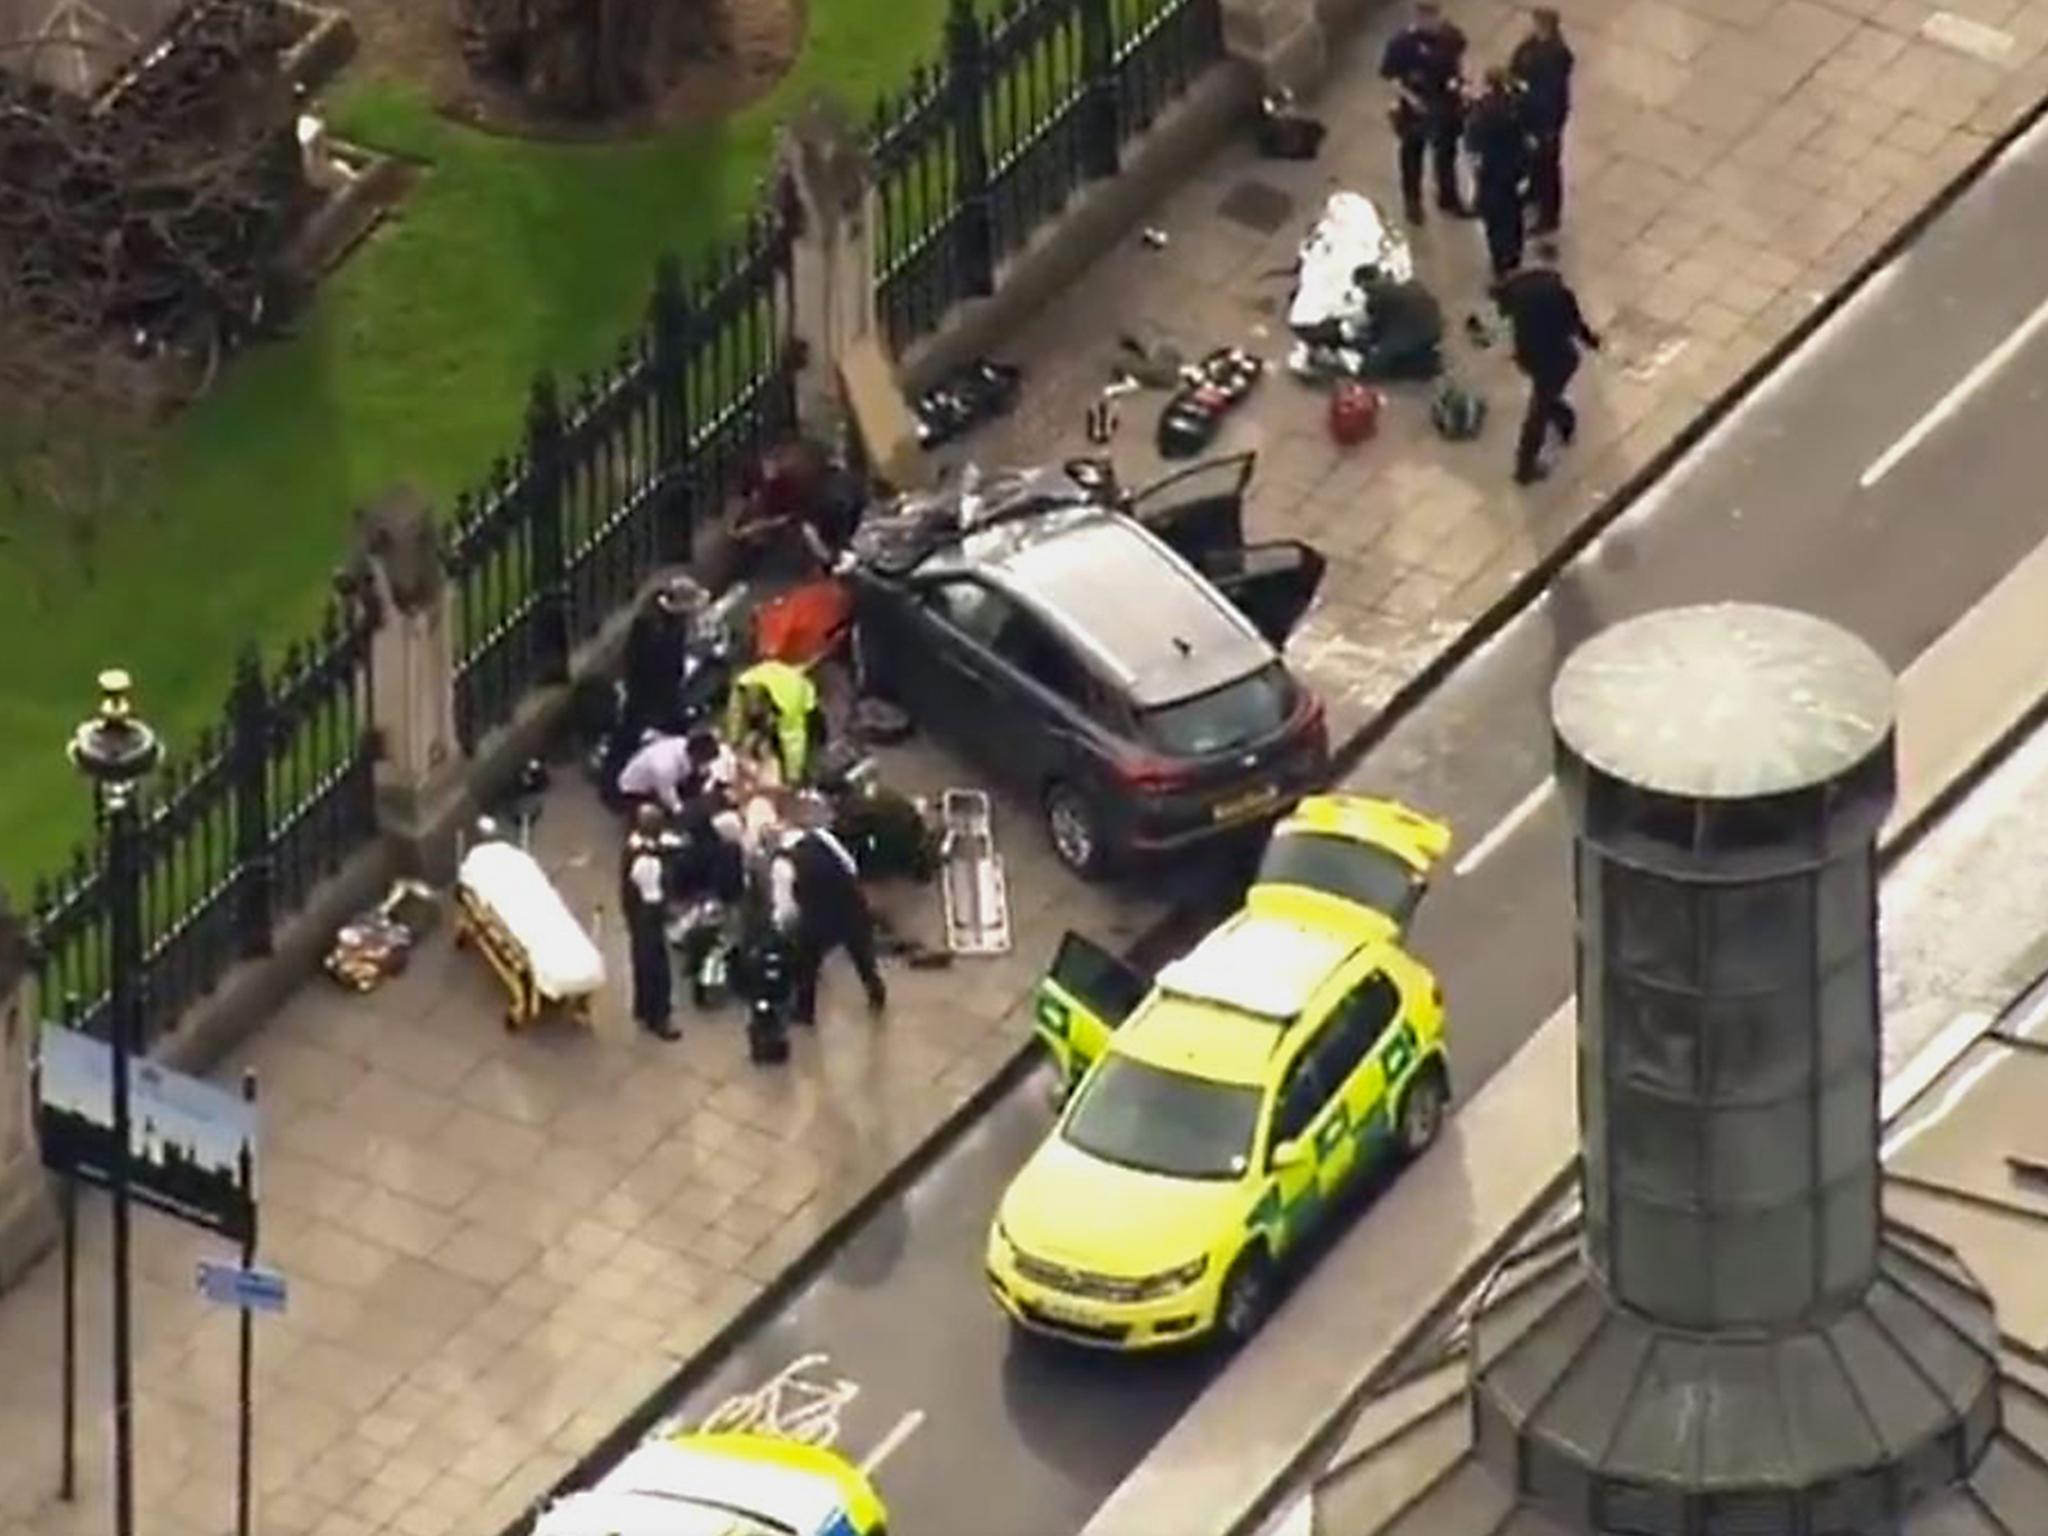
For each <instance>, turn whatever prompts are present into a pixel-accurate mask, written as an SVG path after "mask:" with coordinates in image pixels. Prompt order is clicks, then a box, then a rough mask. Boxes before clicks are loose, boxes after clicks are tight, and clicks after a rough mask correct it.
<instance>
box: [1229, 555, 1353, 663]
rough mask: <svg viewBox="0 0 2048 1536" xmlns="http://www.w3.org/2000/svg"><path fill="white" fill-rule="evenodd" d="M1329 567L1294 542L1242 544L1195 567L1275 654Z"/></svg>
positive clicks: (1327, 563)
mask: <svg viewBox="0 0 2048 1536" xmlns="http://www.w3.org/2000/svg"><path fill="white" fill-rule="evenodd" d="M1329 567H1330V562H1329V561H1328V560H1326V559H1324V558H1323V556H1322V554H1321V552H1320V551H1318V550H1315V549H1311V548H1310V547H1309V546H1308V545H1306V544H1304V543H1302V542H1301V541H1300V540H1299V539H1279V540H1275V541H1274V542H1273V543H1270V544H1246V545H1242V546H1240V547H1239V548H1237V549H1235V550H1229V551H1219V552H1217V553H1215V554H1212V555H1210V556H1208V557H1207V558H1206V559H1203V560H1200V561H1198V562H1196V569H1198V570H1199V571H1201V573H1202V574H1203V575H1204V576H1206V577H1208V578H1209V580H1210V581H1212V582H1214V583H1215V584H1216V588H1217V590H1218V591H1220V592H1221V593H1222V594H1223V595H1224V596H1225V597H1227V598H1229V599H1230V601H1231V603H1232V604H1233V605H1234V606H1235V607H1236V608H1237V610H1238V611H1239V612H1240V613H1242V614H1243V615H1244V616H1245V617H1246V618H1248V619H1250V620H1251V621H1252V623H1253V625H1254V626H1256V627H1257V629H1258V631H1259V633H1260V634H1262V635H1264V636H1265V637H1266V639H1267V641H1268V642H1270V643H1271V644H1272V646H1273V648H1274V649H1275V650H1279V649H1281V648H1283V647H1285V646H1286V644H1287V637H1288V636H1289V635H1291V634H1293V633H1294V627H1295V626H1296V625H1297V624H1299V623H1300V622H1301V620H1302V615H1304V614H1306V613H1307V612H1308V610H1309V605H1310V604H1311V603H1313V602H1314V601H1315V600H1316V593H1317V591H1318V590H1319V589H1320V588H1321V587H1322V584H1323V573H1324V572H1325V571H1326V570H1328V569H1329Z"/></svg>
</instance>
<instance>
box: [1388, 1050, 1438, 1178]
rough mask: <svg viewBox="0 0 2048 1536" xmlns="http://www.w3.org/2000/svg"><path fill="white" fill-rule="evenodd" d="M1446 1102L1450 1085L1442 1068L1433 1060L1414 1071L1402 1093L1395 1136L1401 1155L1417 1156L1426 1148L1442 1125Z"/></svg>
mask: <svg viewBox="0 0 2048 1536" xmlns="http://www.w3.org/2000/svg"><path fill="white" fill-rule="evenodd" d="M1449 1102H1450V1085H1449V1084H1447V1083H1446V1082H1445V1081H1444V1072H1443V1068H1442V1067H1440V1066H1438V1065H1437V1064H1436V1063H1435V1062H1433V1061H1432V1062H1430V1063H1429V1064H1428V1065H1427V1066H1425V1067H1424V1068H1423V1069H1422V1070H1421V1071H1420V1072H1417V1073H1416V1074H1415V1081H1414V1082H1412V1083H1410V1084H1409V1085H1408V1091H1407V1093H1405V1094H1403V1095H1402V1096H1401V1115H1400V1118H1399V1119H1398V1120H1397V1121H1396V1122H1395V1135H1396V1136H1397V1138H1398V1139H1399V1141H1400V1143H1401V1155H1402V1156H1403V1157H1411V1158H1412V1157H1420V1156H1421V1155H1422V1154H1423V1153H1425V1152H1427V1151H1428V1150H1429V1148H1430V1144H1431V1143H1432V1142H1434V1141H1435V1140H1436V1138H1437V1135H1438V1133H1439V1132H1441V1131H1442V1130H1443V1128H1444V1108H1445V1106H1446V1105H1447V1104H1448V1103H1449Z"/></svg>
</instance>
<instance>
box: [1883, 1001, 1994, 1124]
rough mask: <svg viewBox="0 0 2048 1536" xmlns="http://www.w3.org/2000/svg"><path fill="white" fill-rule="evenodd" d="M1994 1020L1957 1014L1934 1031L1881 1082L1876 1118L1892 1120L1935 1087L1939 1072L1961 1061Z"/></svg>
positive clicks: (1983, 1016) (1989, 1016) (1979, 1014)
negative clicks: (1896, 1069)
mask: <svg viewBox="0 0 2048 1536" xmlns="http://www.w3.org/2000/svg"><path fill="white" fill-rule="evenodd" d="M1996 1022H1997V1020H1995V1019H1994V1018H1993V1017H1992V1016H1991V1015H1990V1014H1988V1013H1959V1014H1957V1015H1956V1016H1955V1017H1954V1018H1952V1019H1950V1020H1949V1021H1948V1023H1947V1024H1945V1025H1943V1026H1942V1027H1941V1028H1940V1029H1939V1030H1937V1031H1936V1032H1935V1034H1934V1036H1933V1038H1931V1039H1930V1040H1928V1042H1927V1043H1926V1044H1925V1045H1923V1046H1921V1047H1920V1049H1919V1050H1917V1051H1915V1052H1914V1053H1913V1055H1912V1056H1911V1057H1909V1058H1908V1059H1907V1061H1906V1063H1905V1065H1903V1066H1902V1067H1900V1068H1899V1070H1898V1071H1896V1072H1894V1073H1893V1074H1892V1075H1891V1076H1890V1077H1888V1078H1886V1079H1885V1081H1884V1087H1883V1089H1882V1091H1881V1092H1880V1093H1879V1095H1878V1106H1877V1117H1878V1122H1879V1123H1880V1124H1883V1123H1885V1122H1888V1121H1890V1120H1893V1119H1895V1118H1896V1117H1897V1116H1898V1115H1900V1114H1901V1113H1903V1112H1904V1110H1905V1109H1906V1107H1907V1106H1908V1105H1909V1104H1911V1103H1912V1102H1913V1101H1914V1100H1915V1099H1917V1098H1919V1097H1920V1095H1921V1094H1923V1093H1925V1092H1926V1091H1927V1090H1928V1089H1929V1088H1932V1087H1933V1086H1934V1084H1935V1080H1936V1079H1938V1078H1939V1077H1940V1076H1941V1074H1942V1073H1944V1072H1946V1071H1947V1070H1948V1069H1949V1068H1950V1067H1952V1066H1954V1065H1955V1064H1956V1063H1957V1062H1959V1061H1961V1060H1962V1059H1963V1056H1964V1054H1965V1053H1966V1052H1967V1051H1968V1050H1969V1049H1970V1047H1971V1046H1973V1045H1975V1044H1976V1043H1977V1041H1978V1040H1979V1039H1980V1038H1981V1037H1982V1036H1983V1034H1984V1031H1985V1030H1987V1029H1989V1028H1990V1027H1991V1026H1992V1025H1993V1024H1994V1023H1996Z"/></svg>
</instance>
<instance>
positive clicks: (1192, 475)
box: [1124, 453, 1258, 566]
mask: <svg viewBox="0 0 2048 1536" xmlns="http://www.w3.org/2000/svg"><path fill="white" fill-rule="evenodd" d="M1257 462H1258V455H1257V454H1255V453H1233V454H1229V455H1227V456H1225V457H1223V458H1217V459H1204V460H1203V461H1202V462H1201V463H1199V464H1190V465H1188V466H1187V468H1185V469H1178V470H1175V471H1174V472H1173V473H1172V474H1170V475H1168V476H1166V477H1165V478H1164V479H1162V480H1155V481H1153V482H1152V483H1151V484H1150V485H1148V486H1146V487H1145V488H1144V489H1143V490H1140V491H1137V492H1134V493H1133V494H1132V495H1131V497H1130V498H1129V499H1128V500H1127V501H1126V502H1125V503H1124V505H1125V508H1126V510H1127V511H1129V513H1130V515H1131V516H1132V517H1135V518H1136V519H1137V520H1138V521H1139V522H1141V523H1143V524H1144V525H1145V527H1146V528H1147V529H1149V530H1150V531H1151V532H1152V533H1153V534H1155V535H1156V536H1157V537H1158V538H1159V539H1161V540H1162V541H1164V543H1165V544H1166V545H1167V546H1168V547H1169V548H1170V549H1172V550H1173V551H1174V553H1175V554H1177V555H1179V556H1180V557H1181V559H1183V560H1185V561H1187V562H1188V564H1190V565H1194V566H1200V565H1202V564H1203V563H1204V562H1205V561H1206V560H1208V559H1209V558H1210V557H1211V556H1214V555H1219V554H1224V553H1227V552H1229V551H1233V550H1240V549H1242V548H1244V496H1245V488H1246V487H1247V486H1249V485H1250V484H1251V479H1252V468H1253V466H1254V465H1255V464H1257Z"/></svg>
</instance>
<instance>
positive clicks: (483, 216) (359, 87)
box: [0, 0, 944, 904]
mask: <svg viewBox="0 0 2048 1536" xmlns="http://www.w3.org/2000/svg"><path fill="white" fill-rule="evenodd" d="M943 9H944V0H811V14H810V29H809V35H808V36H807V38H806V40H805V45H804V52H803V55H802V57H801V58H800V59H799V61H798V64H797V67H796V68H795V70H794V71H793V72H792V74H791V75H790V77H789V78H788V79H787V80H785V81H784V82H783V84H782V86H781V87H780V88H778V90H777V91H776V92H775V93H774V94H773V95H772V96H771V97H770V98H769V99H768V100H766V101H764V102H762V103H761V104H759V105H758V106H756V107H754V108H753V109H751V110H749V111H747V112H745V113H743V114H741V115H740V116H738V117H736V118H734V119H731V120H730V121H728V122H725V123H723V124H719V125H716V126H713V127H707V128H701V129H692V130H688V131H683V132H678V133H676V134H674V135H671V136H668V137H665V138H662V139H659V140H653V141H649V142H645V143H641V144H634V145H625V146H615V147H602V148H577V147H557V146H541V145H535V144H529V143H522V142H518V141H512V140H505V139H498V138H492V137H489V136H486V135H482V134H478V133H474V132H470V131H468V130H465V129H458V128H455V127H452V126H450V125H449V124H446V123H444V122H442V121H441V120H440V119H438V118H436V117H435V116H434V115H433V114H432V113H431V111H429V110H428V108H427V105H426V102H425V101H424V99H423V98H422V97H421V96H420V95H419V94H417V93H416V92H414V91H412V90H410V89H409V88H408V87H407V86H406V85H404V84H403V83H402V82H394V81H380V80H376V79H369V78H363V77H362V73H361V70H360V69H357V70H353V71H351V73H350V75H349V76H348V77H345V80H344V84H343V87H342V88H341V90H340V92H339V95H338V97H337V99H336V101H335V103H334V108H333V115H334V118H335V122H336V126H337V129H338V131H339V132H341V133H342V134H343V135H344V136H346V137H351V138H356V139H359V140H361V141H363V142H366V143H369V144H371V145H374V146H377V147H381V148H389V149H392V150H396V151H399V152H402V153H404V154H407V155H411V156H416V157H418V158H420V159H422V160H425V161H427V162H429V163H430V164H431V166H432V172H431V174H430V175H429V176H427V177H426V178H425V179H424V180H423V181H422V182H421V183H420V184H419V185H418V187H417V188H416V189H415V191H414V193H413V195H412V197H411V198H410V199H409V200H408V201H407V203H406V204H405V206H404V208H403V210H402V212H401V214H400V216H399V218H398V219H397V220H396V221H395V222H393V223H391V224H390V225H388V226H387V228H386V230H385V231H384V232H383V233H382V234H380V235H379V236H378V238H377V239H376V240H375V241H374V242H372V243H371V244H370V245H368V246H366V247H365V248H364V249H362V250H360V251H359V252H357V254H356V255H355V256H354V257H353V258H352V259H351V260H350V262H349V263H348V265H347V266H346V267H344V268H343V269H342V271H341V272H339V273H338V274H337V275H336V276H335V277H334V278H333V279H332V280H331V281H330V282H329V283H328V284H327V285H326V286H325V287H324V288H323V289H322V291H321V293H320V296H319V299H318V302H317V304H316V305H315V307H314V308H313V310H312V311H311V312H310V313H309V314H307V315H306V316H305V317H303V320H302V322H301V328H300V331H299V333H298V334H297V335H296V336H295V337H294V338H293V339H292V340H290V341H289V342H286V343H282V344H279V345H275V346H271V347H269V348H266V349H264V350H262V351H259V352H256V353H253V354H250V355H248V356H245V357H242V358H240V359H237V360H236V362H235V363H234V364H233V365H232V367H231V368H230V369H229V371H228V372H227V374H226V375H225V376H224V378H223V380H222V382H221V384H220V386H219V387H218V389H217V392H216V393H215V394H214V395H213V396H212V397H211V398H210V399H208V400H207V401H206V402H205V403H204V404H203V405H201V406H200V407H199V408H197V409H196V410H194V411H192V412H191V413H189V414H188V415H187V416H186V417H185V418H184V419H182V420H181V421H180V422H179V423H178V424H177V425H176V428H175V430H174V431H172V432H171V433H169V434H168V435H167V437H166V439H165V441H164V442H163V444H162V446H161V452H160V454H159V455H158V456H157V458H158V463H157V466H156V470H155V473H154V474H153V476H152V482H153V483H151V484H150V485H149V486H148V487H147V488H146V489H143V490H139V491H138V494H137V496H136V498H135V504H134V505H132V506H127V507H124V508H122V509H121V510H119V511H117V512H115V513H113V514H111V515H110V516H109V517H108V519H107V521H106V523H105V525H104V526H103V527H102V528H101V529H100V531H99V533H98V536H97V538H96V540H95V553H94V557H93V565H92V568H91V569H90V570H88V569H87V568H86V566H85V564H84V562H83V561H82V560H81V559H80V557H79V555H78V552H77V549H76V547H75V545H74V543H73V542H72V541H70V540H68V539H67V538H65V537H64V536H63V534H62V532H61V531H60V529H59V527H58V525H57V523H56V522H55V520H54V518H53V517H52V516H51V515H50V514H48V513H47V512H44V511H42V510H39V509H35V508H20V507H7V506H5V505H4V504H0V770H4V772H5V773H6V775H7V779H6V783H7V792H6V794H5V796H4V798H0V879H4V881H5V883H6V885H7V887H8V889H9V890H10V892H12V893H13V894H14V895H15V898H16V900H17V903H18V904H21V903H25V901H26V898H27V885H28V880H29V878H30V877H31V876H33V875H34V874H36V873H39V872H42V871H46V870H48V869H50V868H52V867H53V866H55V865H56V864H57V863H58V862H59V861H60V860H61V859H62V858H63V857H64V856H65V855H66V853H67V851H68V849H69V848H70V847H71V845H72V844H73V843H74V842H75V841H76V840H77V839H78V838H79V837H80V836H81V835H82V833H83V832H84V831H85V829H86V811H85V795H84V791H83V789H82V788H80V787H79V786H78V784H77V783H76V781H75V780H74V779H73V777H72V775H71V773H70V771H69V769H68V768H67V767H66V765H65V762H64V758H63V753H62V750H61V749H62V745H63V742H64V740H65V738H66V735H67V734H68V732H69V730H70V728H71V726H72V725H73V724H74V723H75V722H76V720H77V719H78V718H79V717H80V716H81V715H82V714H83V713H84V712H85V711H86V710H87V709H89V708H90V706H91V704H92V702H93V698H94V690H93V686H92V682H93V674H94V673H95V672H96V671H97V670H98V669H99V668H101V667H104V666H107V665H111V664H115V663H119V664H123V665H126V666H128V667H129V668H130V669H131V670H132V671H133V672H134V673H135V675H136V686H137V695H138V702H139V704H140V706H141V708H142V711H143V712H144V713H145V714H146V715H147V716H148V717H149V718H150V719H151V720H152V721H153V722H154V723H155V724H156V725H157V726H158V727H159V728H160V729H161V730H163V731H164V732H165V734H166V735H167V737H168V738H169V741H170V745H171V748H172V750H173V751H181V750H182V749H184V748H185V747H186V746H187V745H189V743H190V742H191V740H192V738H193V735H194V733H195V732H196V731H197V730H199V729H200V728H201V727H203V726H205V725H207V724H209V723H210V722H212V721H213V720H214V719H215V718H217V715H218V710H219V704H220V700H221V698H222V696H223V695H224V693H225V690H226V687H227V683H228V678H229V672H230V667H231V665H232V662H233V658H234V654H235V651H236V649H237V648H238V647H239V646H241V645H243V644H244V643H246V642H247V641H249V640H250V639H256V640H259V641H261V642H263V643H264V644H265V647H266V651H267V652H268V653H271V654H274V647H275V645H276V643H277V642H280V641H283V640H288V639H290V638H291V637H293V636H295V635H298V634H301V633H304V632H306V631H307V629H308V628H309V626H310V625H311V624H312V623H313V622H314V620H315V618H316V617H317V615H318V612H319V609H320V605H321V603H322V601H323V600H324V596H325V592H326V583H327V578H328V576H329V574H330V573H331V571H332V570H333V568H334V566H335V564H336V563H337V561H338V560H339V559H340V557H341V556H342V554H343V553H344V549H345V544H346V539H347V528H348V520H349V513H350V510H351V508H353V507H354V506H356V505H358V504H360V503H362V502H363V501H365V500H367V499H369V498H372V497H374V496H376V495H377V494H378V493H379V492H381V491H383V490H384V489H385V488H387V487H389V486H391V485H393V484H394V483H397V482H399V481H409V482H411V483H412V484H414V485H417V486H419V487H420V488H421V489H423V490H424V491H426V492H427V493H428V494H429V495H430V496H432V497H433V498H435V500H436V501H437V502H438V503H440V504H442V505H444V506H445V505H446V503H447V501H448V499H449V498H450V497H451V496H452V495H453V494H454V493H455V492H456V491H458V490H460V489H461V488H463V487H465V486H467V485H470V484H472V483H474V482H475V481H476V480H477V479H478V478H479V476H480V475H481V473H482V471H483V470H484V469H485V468H486V467H487V466H488V464H489V463H490V460H491V458H492V456H493V455H494V454H495V453H497V452H499V451H501V450H503V449H504V448H506V447H508V446H509V445H510V443H511V442H512V440H513V435H514V433H515V431H516V429H517V424H518V420H519V414H520V409H521V406H522V403H523V399H524V395H525V391H526V388H527V385H528V382H529V380H530V379H531V377H532V375H533V372H534V370H535V369H536V368H538V367H542V366H551V367H555V368H558V369H561V370H564V371H565V372H573V371H574V370H576V369H578V368H581V367H585V366H589V365H591V364H594V363H597V362H599V361H601V360H602V359H604V358H605V357H606V356H608V355H609V354H610V353H611V352H612V350H613V349H614V348H615V347H616V345H617V343H618V340H619V338H620V337H621V336H622V335H623V334H624V332H625V330H626V328H627V327H628V326H630V325H631V324H633V323H634V321H635V319H636V317H637V316H638V314H639V313H640V311H641V309H642V306H643V305H644V303H645V299H646V294H647V288H648V284H649V281H650V278H651V274H652V268H653V262H654V258H655V256H656V254H657V252H659V251H661V250H663V249H675V250H678V251H681V252H683V253H685V254H686V255H693V254H695V253H697V252H699V251H701V250H703V249H704V248H705V246H706V245H707V244H709V243H710V242H712V241H713V240H715V239H717V238H719V237H721V236H723V235H724V234H726V233H727V232H728V231H729V230H730V229H731V228H732V223H733V219H734V217H735V216H736V214H738V213H739V212H740V211H741V210H742V209H743V208H744V207H745V206H746V202H747V200H748V198H749V196H750V194H751V188H752V185H753V181H754V178H755V177H756V176H757V175H759V173H760V172H761V170H762V169H763V168H764V167H765V165H766V162H767V156H768V151H769V143H770V135H771V131H772V128H773V125H774V123H775V121H776V120H777V118H778V117H779V116H781V115H783V114H785V113H787V112H788V111H789V110H791V109H792V108H793V107H794V106H795V105H796V104H797V103H798V102H799V101H800V100H801V99H802V98H803V96H804V95H806V94H807V93H808V92H809V91H810V90H812V89H814V88H816V87H818V86H819V85H822V84H825V83H827V82H829V83H830V84H831V85H832V86H833V87H834V88H835V89H837V90H838V91H839V92H840V93H841V94H842V96H843V97H844V99H845V100H847V101H848V102H849V103H850V104H852V105H854V106H855V107H856V109H857V110H859V111H860V112H862V113H863V114H865V113H866V112H867V111H868V110H869V109H870V107H871V105H872V103H873V101H874V99H875V97H876V96H877V94H878V93H879V92H880V91H882V90H883V89H885V88H888V89H894V88H896V87H897V86H898V85H899V84H900V83H901V81H902V80H903V79H904V77H905V75H906V74H907V72H908V70H909V67H910V65H911V63H912V62H913V61H914V60H915V59H918V58H921V57H928V56H929V55H930V54H931V53H932V51H933V50H934V48H935V47H936V45H937V41H938V37H939V27H940V18H941V15H942V13H943Z"/></svg>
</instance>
